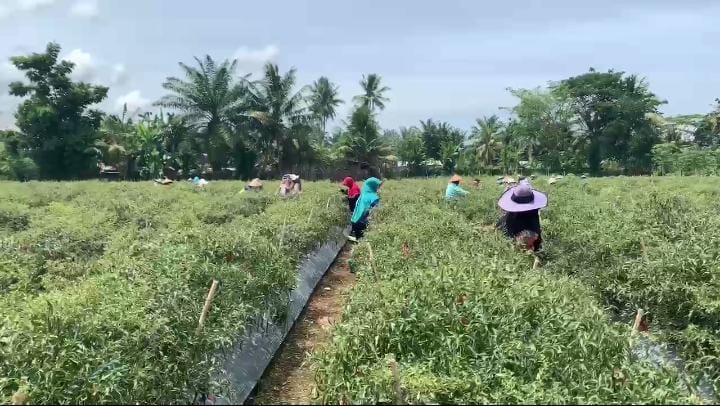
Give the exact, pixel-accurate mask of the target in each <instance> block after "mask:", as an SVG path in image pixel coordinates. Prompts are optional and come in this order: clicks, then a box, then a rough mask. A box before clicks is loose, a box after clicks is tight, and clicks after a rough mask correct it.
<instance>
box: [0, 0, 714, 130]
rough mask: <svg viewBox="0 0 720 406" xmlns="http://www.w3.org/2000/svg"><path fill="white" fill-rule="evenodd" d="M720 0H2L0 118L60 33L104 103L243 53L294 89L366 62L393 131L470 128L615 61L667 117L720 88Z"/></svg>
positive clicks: (154, 95) (247, 61) (144, 102)
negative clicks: (29, 68) (519, 95)
mask: <svg viewBox="0 0 720 406" xmlns="http://www.w3.org/2000/svg"><path fill="white" fill-rule="evenodd" d="M719 22H720V1H717V0H685V1H677V0H633V1H627V0H603V1H601V2H598V1H583V0H544V1H539V0H538V1H535V0H504V1H477V0H468V1H460V0H445V1H438V0H412V1H411V0H382V1H381V0H363V1H347V0H286V1H283V2H280V1H275V2H258V1H253V2H250V1H242V0H203V1H197V0H162V1H161V0H0V129H2V128H9V127H11V126H12V125H13V122H14V118H13V115H14V112H15V109H16V106H17V102H18V99H17V98H15V97H12V96H10V95H8V92H7V84H8V83H9V82H11V81H13V80H18V79H22V75H21V74H19V72H17V71H16V70H15V69H14V67H13V66H12V65H11V64H10V63H9V58H10V57H11V56H14V55H19V54H26V53H30V52H41V51H43V50H44V49H45V45H46V44H47V43H48V42H50V41H55V42H58V43H59V44H60V45H61V46H62V47H63V51H62V53H61V57H62V58H63V59H67V60H70V61H72V62H75V63H76V69H75V72H74V73H73V77H74V78H75V79H77V80H83V81H88V82H91V83H95V84H102V85H105V86H109V87H110V92H109V96H108V99H107V100H106V101H104V102H103V103H102V104H101V105H100V106H99V107H100V108H102V109H103V110H105V111H106V112H108V113H120V112H121V111H122V106H123V104H124V103H127V104H128V106H129V108H130V109H131V111H154V110H155V109H156V108H155V107H153V106H152V103H153V102H155V101H157V100H158V99H159V98H160V97H162V96H163V95H164V94H165V91H164V90H163V89H162V86H161V85H162V83H163V81H164V79H165V78H166V77H168V76H178V75H180V73H181V72H180V70H179V67H178V62H185V63H188V64H191V63H193V57H195V56H197V57H203V56H204V55H206V54H210V55H211V56H212V57H213V58H215V59H216V60H222V59H225V58H237V59H238V62H239V73H243V74H244V73H254V75H253V77H257V74H258V72H259V71H260V69H261V67H262V65H263V64H264V63H265V62H266V61H271V62H274V63H277V64H278V65H279V66H280V68H281V70H283V71H284V70H287V69H289V68H290V67H295V68H296V69H297V79H298V89H299V87H300V86H302V85H306V84H311V83H312V82H313V81H314V80H316V79H317V78H318V77H320V76H327V77H329V78H330V80H332V81H333V82H335V83H336V84H337V85H339V87H340V96H341V98H342V99H344V100H345V101H346V103H345V104H344V105H342V106H341V107H340V108H339V109H338V120H336V122H335V123H333V124H332V125H331V126H330V127H332V126H333V125H337V124H340V120H342V119H345V118H346V117H347V115H348V114H349V112H350V108H351V106H352V101H351V99H352V97H353V96H354V95H356V94H358V93H360V87H359V84H358V82H359V80H360V79H361V77H362V75H363V74H367V73H378V74H380V75H381V76H382V79H383V82H384V84H385V85H387V86H388V87H390V88H391V90H390V92H389V93H388V96H389V98H390V100H391V101H390V103H388V104H387V108H386V109H385V110H384V111H382V112H381V113H380V114H379V116H378V119H379V121H380V123H381V125H382V126H383V127H384V128H396V127H399V126H411V125H417V124H418V122H419V121H420V120H425V119H428V118H433V119H435V120H442V121H448V122H450V123H451V124H453V125H456V126H458V127H461V128H464V129H467V128H469V127H470V126H472V125H473V123H474V121H475V119H476V118H479V117H482V116H485V115H491V114H502V111H503V110H500V108H501V107H508V106H512V105H514V104H515V99H514V98H513V97H512V96H511V95H510V94H509V93H508V91H507V88H509V87H512V88H520V87H522V88H534V87H538V86H546V85H547V84H548V83H549V82H551V81H558V80H562V79H564V78H567V77H569V76H573V75H578V74H582V73H584V72H586V71H587V70H588V68H589V67H594V68H596V69H598V70H607V69H615V70H619V71H625V72H628V73H635V74H639V75H640V76H642V77H645V78H646V79H647V81H648V82H649V84H650V88H651V90H652V91H653V92H655V93H656V94H657V95H658V96H659V97H660V98H661V99H664V100H667V102H668V103H667V104H666V105H664V106H663V107H662V110H663V111H664V112H665V113H666V114H669V115H675V114H692V113H706V112H709V111H710V110H711V106H712V105H713V102H714V99H715V98H718V97H720V51H719V48H718V39H720V23H719Z"/></svg>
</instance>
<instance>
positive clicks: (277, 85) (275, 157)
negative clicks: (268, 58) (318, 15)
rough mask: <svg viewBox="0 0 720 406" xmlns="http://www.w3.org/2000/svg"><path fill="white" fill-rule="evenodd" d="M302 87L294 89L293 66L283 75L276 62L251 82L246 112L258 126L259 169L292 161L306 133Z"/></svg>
mask: <svg viewBox="0 0 720 406" xmlns="http://www.w3.org/2000/svg"><path fill="white" fill-rule="evenodd" d="M305 90H306V89H305V88H302V89H300V90H296V89H295V68H291V69H290V70H288V71H287V72H286V73H285V74H284V75H283V74H281V73H280V69H279V68H278V66H277V65H275V64H272V63H268V64H266V65H265V73H264V76H263V79H261V80H260V81H258V82H256V83H253V84H251V86H250V93H251V104H252V106H253V108H252V111H250V113H249V116H250V117H252V118H253V119H254V120H255V121H256V123H257V124H258V126H259V137H258V139H257V140H256V144H257V149H258V152H259V154H260V157H259V159H260V161H259V165H260V167H261V168H260V169H261V171H263V172H275V171H277V170H280V169H288V168H289V167H290V166H292V165H293V164H294V160H295V158H296V157H297V152H298V151H297V150H298V149H299V148H300V145H301V144H302V142H301V141H302V139H301V138H304V137H306V136H307V135H308V134H309V131H307V127H308V124H309V120H310V118H311V115H310V114H309V109H308V108H307V106H306V102H305V98H304V92H305Z"/></svg>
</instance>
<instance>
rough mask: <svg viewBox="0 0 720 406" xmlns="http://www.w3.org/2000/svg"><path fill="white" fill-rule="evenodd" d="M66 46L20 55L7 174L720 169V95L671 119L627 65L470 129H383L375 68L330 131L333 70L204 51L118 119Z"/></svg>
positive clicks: (545, 93) (3, 141)
mask: <svg viewBox="0 0 720 406" xmlns="http://www.w3.org/2000/svg"><path fill="white" fill-rule="evenodd" d="M60 51H61V48H60V46H59V45H58V44H55V43H50V44H48V46H47V48H46V50H45V51H44V52H42V53H33V54H30V55H23V56H16V57H13V58H11V62H12V63H13V64H14V65H15V67H16V68H17V69H18V70H20V71H21V72H23V73H24V75H25V77H26V81H24V82H14V83H11V84H10V85H9V93H10V94H11V95H14V96H17V97H21V98H23V100H22V102H21V103H20V105H19V107H18V109H17V112H16V114H15V117H16V127H17V130H12V131H4V132H0V177H2V178H5V179H18V180H27V179H57V180H61V179H86V178H93V177H97V176H98V172H99V169H98V167H99V166H100V167H103V168H105V167H112V168H114V169H115V170H116V171H117V172H119V173H120V175H121V176H122V177H123V178H125V179H150V178H154V177H157V176H160V175H162V174H166V175H169V176H175V177H178V176H194V175H203V176H206V177H212V178H233V177H234V178H243V179H247V178H249V177H254V176H260V177H274V176H278V175H279V174H281V173H285V172H295V173H301V174H303V175H304V176H306V177H312V178H323V177H324V178H327V177H335V176H337V174H339V173H347V172H351V173H352V172H355V173H357V171H369V172H374V173H375V174H380V175H382V176H397V175H406V176H417V175H429V174H441V173H451V172H455V173H460V174H480V173H516V172H523V173H529V172H544V173H589V174H592V175H615V174H628V175H635V174H648V173H652V172H656V173H676V172H681V173H718V172H720V153H717V152H716V150H717V149H718V146H719V145H720V100H716V102H717V106H716V107H715V108H714V110H713V111H711V112H709V113H707V114H697V115H692V116H678V117H664V116H663V115H662V114H660V112H659V110H658V109H659V107H660V106H661V105H662V104H663V103H664V101H663V100H661V99H660V98H659V97H658V96H656V95H655V94H654V93H652V92H651V91H650V89H649V85H648V83H647V82H646V81H645V80H644V79H642V78H640V77H638V76H637V75H632V74H626V73H624V72H618V71H612V70H610V71H607V72H599V71H595V70H594V69H590V70H589V71H588V72H586V73H583V74H580V75H577V76H573V77H570V78H567V79H565V80H561V81H559V82H555V83H552V84H550V85H549V86H548V87H547V88H536V89H508V91H509V92H510V93H511V94H512V95H513V96H515V98H516V99H517V104H516V105H515V106H513V107H509V108H504V110H505V111H506V113H507V114H505V116H507V117H509V118H507V119H501V118H500V117H499V116H498V115H492V116H489V117H483V118H479V119H477V120H476V124H475V125H474V126H473V127H472V128H470V129H469V130H464V129H460V128H457V127H455V126H453V125H451V124H449V123H446V122H442V121H436V120H432V119H427V120H422V121H420V122H419V124H418V125H417V126H412V127H402V128H399V129H386V130H383V129H381V128H380V125H379V124H378V121H377V116H378V114H380V113H381V112H382V110H383V109H384V108H385V106H386V104H387V103H389V102H390V100H389V99H388V97H387V93H388V91H389V90H390V89H389V88H388V87H387V86H385V85H384V83H383V81H382V78H381V77H380V76H379V75H377V74H368V75H364V76H363V77H362V79H361V80H360V83H359V88H358V95H357V96H355V97H354V98H353V99H352V101H351V102H352V104H353V107H352V111H351V113H350V114H349V116H348V117H347V119H346V120H344V121H343V123H342V126H340V127H338V128H336V129H334V130H333V131H332V132H329V131H328V130H327V124H328V122H330V121H331V120H334V119H335V118H336V115H337V108H338V107H339V106H340V105H341V104H342V103H344V101H343V100H341V99H340V98H339V96H338V95H339V89H338V86H337V85H335V84H333V82H332V81H330V80H329V79H328V78H326V77H320V78H318V79H317V80H316V81H315V82H314V83H312V84H310V85H306V86H299V85H298V84H297V83H296V82H297V81H296V71H295V69H293V68H291V69H289V70H287V71H285V72H283V71H281V70H280V68H279V67H278V66H277V65H275V64H272V63H268V64H266V65H265V67H264V70H263V73H262V75H261V77H260V78H258V79H255V78H252V77H251V76H250V75H248V74H243V73H242V72H238V66H237V62H236V61H234V60H224V61H222V62H217V61H215V60H214V59H212V58H211V57H210V56H206V57H205V58H203V59H199V58H195V62H194V63H193V64H191V65H187V64H184V63H180V69H181V73H182V75H181V76H180V77H168V78H167V79H166V80H165V82H164V83H163V88H164V89H165V90H166V92H167V94H166V95H165V96H164V97H162V98H161V99H160V100H158V101H157V102H156V103H154V105H155V107H156V109H157V110H159V112H155V113H149V112H148V113H143V114H132V113H130V112H128V111H127V107H126V108H125V109H124V111H123V113H122V114H120V115H115V114H105V113H104V112H102V111H99V110H98V109H96V108H94V107H93V106H95V105H96V104H98V103H100V102H102V101H103V100H104V99H105V98H106V97H107V94H108V90H109V89H108V88H107V87H104V86H97V85H93V84H89V83H83V82H77V81H73V80H72V79H71V78H70V75H71V73H72V71H73V68H74V65H73V64H72V63H71V62H68V61H64V60H61V59H60V58H59V55H60ZM715 157H717V158H715Z"/></svg>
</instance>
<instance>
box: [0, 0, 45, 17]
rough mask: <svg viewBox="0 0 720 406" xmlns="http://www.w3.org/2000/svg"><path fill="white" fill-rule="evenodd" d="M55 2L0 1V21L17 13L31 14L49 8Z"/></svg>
mask: <svg viewBox="0 0 720 406" xmlns="http://www.w3.org/2000/svg"><path fill="white" fill-rule="evenodd" d="M55 2H56V0H0V20H2V19H5V18H8V17H11V16H12V15H14V14H15V13H18V12H31V11H35V10H38V9H40V8H43V7H47V6H51V5H53V4H54V3H55Z"/></svg>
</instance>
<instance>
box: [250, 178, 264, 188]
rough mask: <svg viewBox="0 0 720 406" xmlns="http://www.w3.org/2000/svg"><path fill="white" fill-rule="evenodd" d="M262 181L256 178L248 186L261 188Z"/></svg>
mask: <svg viewBox="0 0 720 406" xmlns="http://www.w3.org/2000/svg"><path fill="white" fill-rule="evenodd" d="M262 185H263V184H262V181H261V180H260V179H258V178H255V179H253V180H251V181H250V183H248V186H250V187H262Z"/></svg>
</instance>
